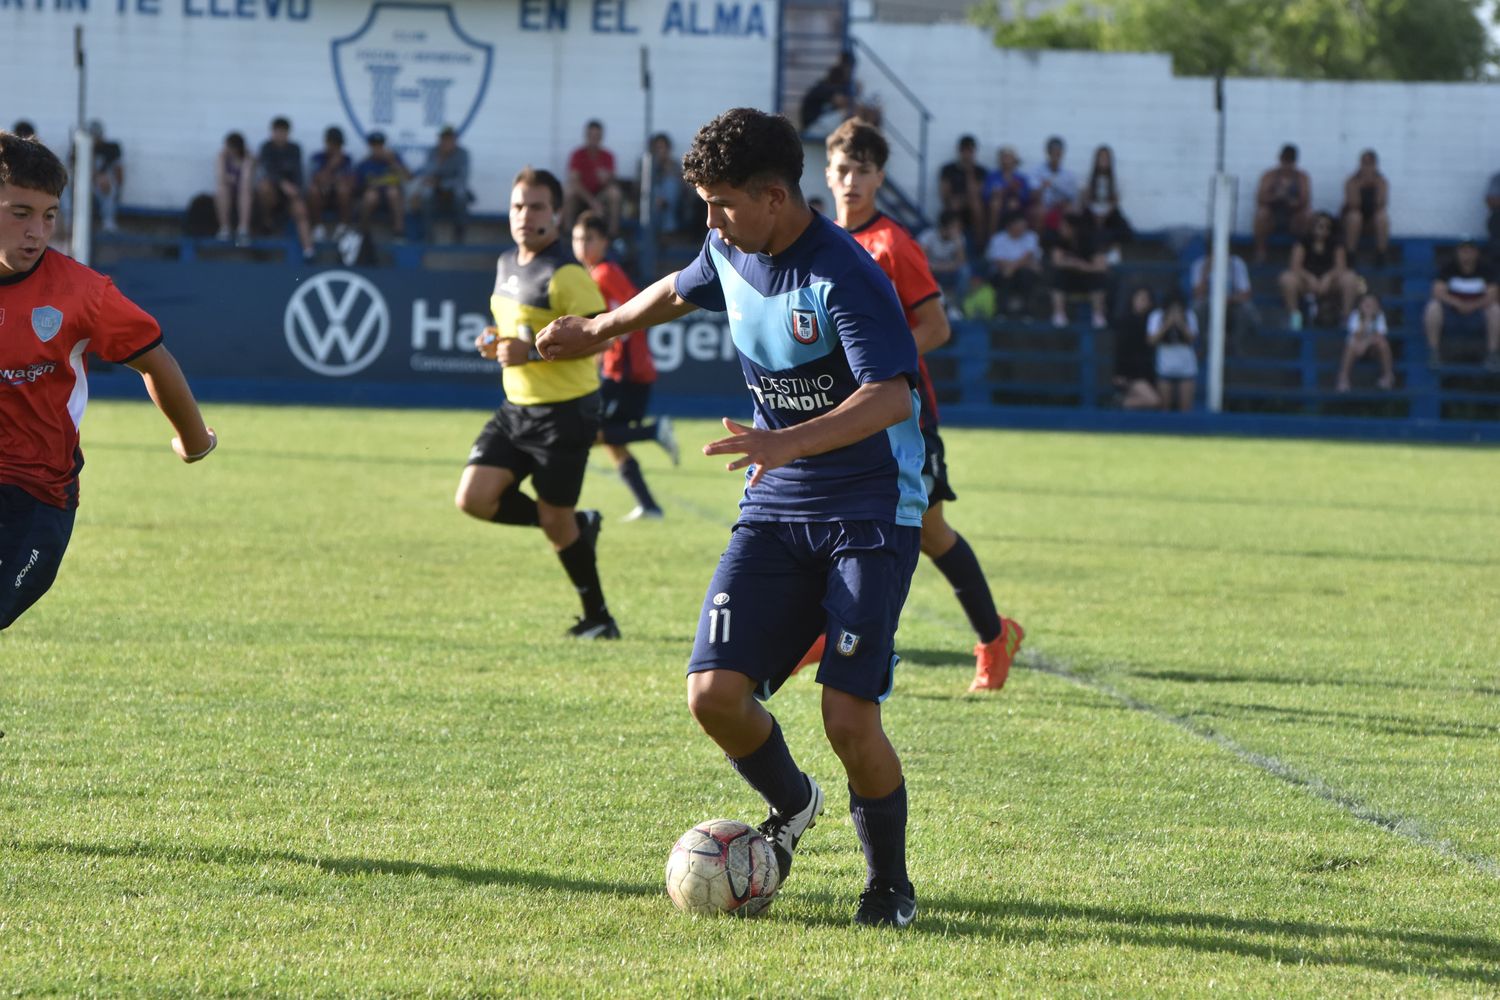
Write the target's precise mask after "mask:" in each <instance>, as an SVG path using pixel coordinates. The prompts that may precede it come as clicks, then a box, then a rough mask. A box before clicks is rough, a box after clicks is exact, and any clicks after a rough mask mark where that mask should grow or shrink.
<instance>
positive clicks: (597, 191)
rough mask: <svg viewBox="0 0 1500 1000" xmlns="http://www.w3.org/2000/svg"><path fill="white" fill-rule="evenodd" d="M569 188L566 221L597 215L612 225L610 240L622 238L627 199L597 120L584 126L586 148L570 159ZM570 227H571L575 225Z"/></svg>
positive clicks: (566, 194) (602, 129)
mask: <svg viewBox="0 0 1500 1000" xmlns="http://www.w3.org/2000/svg"><path fill="white" fill-rule="evenodd" d="M565 188H566V190H565V192H564V195H565V196H564V198H563V218H564V219H570V220H571V219H575V218H576V217H577V215H578V213H580V212H584V211H588V212H593V213H594V214H595V215H597V216H600V217H601V218H603V219H605V220H606V221H607V222H608V224H609V238H610V239H614V238H615V237H616V236H618V235H620V205H621V203H622V201H623V200H624V199H623V196H622V194H621V192H620V181H619V179H618V177H616V175H615V154H614V153H611V152H610V151H609V150H607V149H605V148H604V125H603V123H602V122H600V121H598V120H597V119H595V120H593V121H590V122H589V123H588V124H587V125H585V126H584V128H583V145H582V146H579V147H578V148H577V149H575V150H573V152H572V155H570V156H569V157H568V180H567V183H566V185H565ZM568 225H569V227H570V228H571V227H572V222H569V223H568Z"/></svg>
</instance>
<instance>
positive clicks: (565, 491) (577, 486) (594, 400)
mask: <svg viewBox="0 0 1500 1000" xmlns="http://www.w3.org/2000/svg"><path fill="white" fill-rule="evenodd" d="M598 434H599V394H598V393H597V392H591V393H589V394H588V395H587V396H581V397H579V398H578V399H569V400H566V401H564V402H561V403H545V404H541V405H538V406H517V405H515V404H513V403H510V402H505V403H502V404H500V409H498V410H496V411H495V415H494V416H493V417H491V418H490V419H489V422H488V423H486V424H485V425H484V430H482V431H480V432H479V437H477V438H475V439H474V447H473V448H471V449H470V450H469V461H468V464H469V465H491V466H496V467H498V468H501V469H509V470H510V471H511V472H513V473H515V475H516V482H518V483H519V482H521V481H522V480H524V479H525V478H526V477H527V476H530V477H531V480H532V483H533V485H534V489H535V490H536V497H537V499H538V500H540V501H542V502H543V503H547V504H551V505H552V506H553V507H573V506H576V505H577V504H578V495H579V493H581V492H582V491H583V472H584V469H585V468H587V467H588V462H589V449H590V448H592V447H593V446H594V438H595V437H597V436H598Z"/></svg>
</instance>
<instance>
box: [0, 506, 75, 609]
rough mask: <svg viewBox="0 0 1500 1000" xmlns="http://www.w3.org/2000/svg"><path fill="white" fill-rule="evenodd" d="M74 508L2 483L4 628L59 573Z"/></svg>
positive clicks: (0, 565) (0, 569) (1, 594)
mask: <svg viewBox="0 0 1500 1000" xmlns="http://www.w3.org/2000/svg"><path fill="white" fill-rule="evenodd" d="M75 513H76V512H75V511H71V510H63V509H62V508H61V507H54V506H52V505H51V504H49V503H43V502H42V501H40V500H38V499H37V498H36V497H34V496H32V495H31V494H30V493H27V492H26V491H25V490H23V489H21V487H19V486H4V485H0V629H5V628H9V627H10V623H11V622H13V621H15V620H16V619H17V618H19V617H21V613H22V612H23V611H25V610H26V609H27V608H29V607H31V606H32V605H33V604H35V603H36V602H37V601H38V600H39V599H40V598H41V596H42V595H43V594H45V593H46V592H47V589H48V588H49V587H51V586H52V581H53V580H56V579H57V568H58V567H59V566H61V565H62V558H63V553H64V552H66V551H68V539H70V538H72V537H73V517H74V515H75Z"/></svg>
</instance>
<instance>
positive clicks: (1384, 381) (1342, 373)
mask: <svg viewBox="0 0 1500 1000" xmlns="http://www.w3.org/2000/svg"><path fill="white" fill-rule="evenodd" d="M1348 328H1349V336H1348V338H1347V339H1346V340H1345V341H1344V357H1343V360H1342V361H1340V362H1339V378H1338V384H1337V386H1336V387H1335V388H1337V390H1338V391H1339V392H1348V391H1349V372H1350V370H1351V369H1353V367H1354V362H1355V361H1357V360H1358V359H1360V358H1362V357H1364V356H1365V355H1366V354H1368V353H1370V352H1371V351H1373V352H1374V353H1375V357H1376V359H1377V360H1378V361H1379V362H1380V378H1379V379H1377V380H1376V382H1375V384H1376V385H1377V386H1379V387H1380V388H1382V389H1390V388H1392V387H1394V386H1395V384H1396V373H1395V371H1394V370H1393V368H1392V364H1391V345H1390V342H1389V341H1387V340H1386V332H1387V329H1386V325H1385V312H1384V311H1383V310H1382V309H1381V308H1380V299H1379V298H1378V297H1377V296H1376V295H1375V293H1374V292H1365V293H1364V294H1363V295H1361V296H1360V297H1359V305H1358V306H1357V307H1355V310H1354V311H1353V312H1352V313H1350V314H1349V320H1348Z"/></svg>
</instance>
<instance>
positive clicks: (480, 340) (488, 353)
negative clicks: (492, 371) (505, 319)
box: [474, 326, 500, 361]
mask: <svg viewBox="0 0 1500 1000" xmlns="http://www.w3.org/2000/svg"><path fill="white" fill-rule="evenodd" d="M499 342H500V330H499V328H498V327H493V326H487V327H485V328H484V332H483V333H481V334H480V335H479V336H477V337H475V338H474V350H476V351H478V352H479V356H480V357H482V358H488V359H489V360H490V361H494V360H495V350H496V345H498V344H499Z"/></svg>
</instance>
